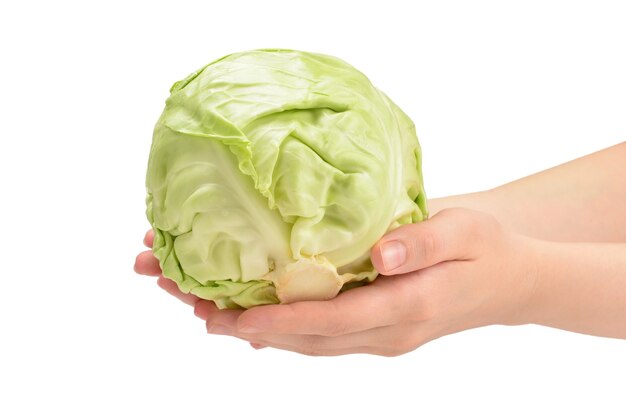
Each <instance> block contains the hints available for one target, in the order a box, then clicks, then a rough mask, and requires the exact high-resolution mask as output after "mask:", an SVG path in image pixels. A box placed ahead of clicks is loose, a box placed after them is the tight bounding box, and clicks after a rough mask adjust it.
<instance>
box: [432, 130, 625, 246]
mask: <svg viewBox="0 0 626 418" xmlns="http://www.w3.org/2000/svg"><path fill="white" fill-rule="evenodd" d="M429 204H430V207H431V214H433V215H434V214H435V213H437V212H438V211H439V210H441V209H444V208H447V207H453V206H460V207H467V208H470V209H475V210H480V211H482V212H487V213H490V214H492V215H494V216H495V217H496V219H498V221H499V222H500V223H502V224H503V225H504V226H506V227H508V228H510V229H512V230H514V231H516V232H518V233H520V234H523V235H527V236H530V237H534V238H539V239H543V240H549V241H567V242H572V241H588V242H626V142H622V143H620V144H617V145H615V146H612V147H610V148H606V149H604V150H601V151H598V152H596V153H593V154H590V155H587V156H584V157H582V158H579V159H576V160H573V161H570V162H568V163H565V164H562V165H560V166H557V167H554V168H550V169H548V170H545V171H542V172H540V173H536V174H533V175H530V176H528V177H525V178H522V179H519V180H516V181H514V182H511V183H508V184H505V185H502V186H500V187H496V188H495V189H492V190H489V191H485V192H478V193H471V194H466V195H458V196H450V197H444V198H441V199H432V200H431V201H430V202H429Z"/></svg>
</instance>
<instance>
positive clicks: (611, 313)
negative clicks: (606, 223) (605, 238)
mask: <svg viewBox="0 0 626 418" xmlns="http://www.w3.org/2000/svg"><path fill="white" fill-rule="evenodd" d="M535 245H536V246H535V257H534V260H533V261H534V267H535V269H534V270H535V284H536V285H535V288H534V291H533V293H532V295H531V297H530V298H529V301H528V304H527V306H526V309H525V310H524V313H525V315H526V316H525V318H524V321H523V322H526V323H534V324H539V325H546V326H550V327H555V328H561V329H565V330H569V331H574V332H580V333H585V334H592V335H599V336H605V337H615V338H626V244H595V243H556V242H547V241H538V240H537V241H535Z"/></svg>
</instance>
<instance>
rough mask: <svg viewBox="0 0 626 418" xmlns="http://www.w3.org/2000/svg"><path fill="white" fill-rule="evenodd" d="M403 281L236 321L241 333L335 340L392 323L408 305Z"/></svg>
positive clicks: (260, 310) (257, 310)
mask: <svg viewBox="0 0 626 418" xmlns="http://www.w3.org/2000/svg"><path fill="white" fill-rule="evenodd" d="M406 279H407V278H406V277H402V276H400V277H393V278H379V280H377V281H375V282H373V283H372V284H369V285H367V286H364V287H359V288H356V289H351V290H349V291H347V292H344V293H342V294H340V295H339V296H337V297H336V298H334V299H331V300H328V301H303V302H295V303H291V304H285V305H265V306H258V307H254V308H250V309H248V310H247V311H245V312H243V313H242V314H241V316H240V317H239V319H238V321H237V326H238V330H239V331H240V332H245V333H259V332H267V333H275V334H308V335H323V336H338V335H343V334H348V333H353V332H359V331H364V330H367V329H371V328H377V327H382V326H387V325H391V324H394V323H396V322H397V321H398V320H399V318H400V317H402V316H404V315H405V314H406V312H407V310H408V308H409V305H410V292H402V288H403V286H402V283H400V282H401V281H403V280H406Z"/></svg>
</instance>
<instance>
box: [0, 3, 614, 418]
mask: <svg viewBox="0 0 626 418" xmlns="http://www.w3.org/2000/svg"><path fill="white" fill-rule="evenodd" d="M16 4H18V2H3V3H2V6H0V39H1V41H0V42H1V48H0V54H1V59H2V61H3V64H1V65H0V81H1V82H2V87H1V93H0V97H1V100H0V118H1V127H0V129H1V130H0V141H1V144H2V146H1V148H0V182H1V196H2V197H1V200H2V204H1V206H0V211H1V214H0V215H1V216H0V219H1V220H2V224H1V231H2V242H1V243H0V246H1V251H0V266H1V268H0V280H2V289H1V290H0V314H1V315H0V321H1V329H0V339H2V343H1V345H0V385H1V386H2V388H1V390H0V399H1V400H0V416H3V417H18V416H64V417H74V416H80V417H95V416H153V417H154V416H192V415H193V416H245V415H250V416H275V417H287V416H290V417H291V416H297V417H301V416H302V417H307V416H327V417H336V416H350V417H352V416H356V417H358V416H493V417H501V416H605V417H608V416H622V417H623V416H625V414H626V405H625V402H626V401H624V393H626V391H625V387H626V385H625V381H626V341H619V340H611V339H603V338H594V337H588V336H582V335H576V334H572V333H567V332H563V331H558V330H552V329H547V328H541V327H535V326H525V327H516V328H506V327H489V328H484V329H479V330H473V331H468V332H463V333H460V334H457V335H453V336H448V337H444V338H442V339H440V340H437V341H434V342H431V343H429V344H427V345H425V346H423V347H422V348H419V349H418V350H416V351H415V352H412V353H410V354H407V355H405V356H401V357H397V358H378V357H373V356H366V355H355V356H347V357H337V358H311V357H305V356H300V355H296V354H291V353H286V352H280V351H276V350H272V349H266V350H261V351H255V350H253V349H251V348H250V347H249V346H248V345H247V344H246V343H244V342H241V341H238V340H234V339H230V338H227V337H220V336H209V335H206V334H205V332H204V326H203V323H202V322H201V321H200V320H198V319H197V318H195V317H194V316H193V314H192V310H191V309H190V308H189V307H188V306H185V305H183V304H181V303H179V302H178V301H176V300H174V299H173V298H171V297H170V296H168V295H167V294H165V292H163V291H162V290H160V289H159V288H157V286H156V285H155V284H154V281H155V280H154V279H151V278H145V277H140V276H137V275H135V274H134V273H133V271H132V265H133V261H134V258H135V254H136V253H137V252H139V251H141V250H142V245H141V239H142V237H143V234H144V232H145V230H146V229H147V228H148V223H147V221H146V219H145V216H144V194H145V189H144V174H145V169H146V163H147V157H148V151H149V146H150V141H151V131H152V127H153V125H154V123H155V122H156V119H157V118H158V116H159V114H160V112H161V110H162V107H163V104H164V100H165V98H166V97H167V95H168V89H169V87H170V85H171V84H172V83H173V82H174V81H176V80H178V79H180V78H183V77H185V76H186V75H187V74H188V73H190V72H191V71H193V70H195V69H197V68H198V67H200V66H202V65H204V64H206V63H207V62H209V61H211V60H214V59H216V58H219V57H221V56H222V55H225V54H227V53H231V52H235V51H240V50H246V49H252V48H267V47H283V48H294V49H302V50H311V51H317V52H324V53H328V54H332V55H336V56H339V57H341V58H343V59H345V60H346V61H348V62H350V63H351V64H353V65H354V66H356V67H357V68H359V69H360V70H361V71H363V72H364V73H366V74H367V75H368V76H369V77H370V79H371V80H372V81H373V82H374V84H376V85H377V86H378V87H380V88H381V89H382V90H383V91H385V92H386V93H387V94H388V95H389V96H390V97H391V98H392V99H393V100H394V101H395V102H396V103H398V104H399V105H400V106H401V107H402V108H403V109H404V110H405V111H406V113H408V114H409V115H410V116H411V117H412V118H413V120H414V121H415V123H416V125H417V131H418V136H419V137H420V141H421V143H422V147H423V152H424V174H425V181H426V186H427V192H428V194H429V196H430V197H436V196H443V195H447V194H452V193H464V192H470V191H476V190H481V189H485V188H490V187H493V186H496V185H499V184H502V183H504V182H508V181H510V180H513V179H516V178H519V177H520V176H525V175H528V174H531V173H533V172H536V171H539V170H542V169H544V168H547V167H550V166H553V165H556V164H559V163H562V162H565V161H567V160H570V159H573V158H576V157H579V156H582V155H584V154H587V153H590V152H593V151H596V150H599V149H601V148H604V147H607V146H610V145H613V144H615V143H618V142H620V141H623V140H624V139H625V138H626V60H625V57H626V54H625V52H626V25H625V24H624V22H625V21H626V12H624V9H623V8H622V7H623V6H622V5H620V3H619V2H603V1H588V2H579V1H567V2H565V1H564V2H555V1H525V2H502V1H500V2H498V1H493V2H486V1H471V2H469V1H468V2H447V1H440V2H428V3H417V2H409V1H405V2H400V1H391V0H386V1H380V2H368V1H362V2H358V3H357V2H354V3H350V2H340V1H338V0H335V1H321V0H317V1H311V2H296V1H291V2H276V1H263V2H260V1H259V2H256V4H254V3H252V2H249V3H243V2H240V1H226V0H220V1H204V2H186V1H172V2H169V3H167V4H166V3H157V2H151V3H147V2H146V3H145V4H144V3H139V2H130V1H129V2H115V1H110V2H103V3H102V4H100V5H98V4H96V3H95V2H75V3H69V2H65V1H60V2H43V1H42V2H28V1H24V2H19V6H16ZM410 4H412V5H413V6H411V7H409V5H410ZM580 210H581V211H584V210H585V202H582V201H581V204H580ZM598 279H599V280H600V279H601V278H598Z"/></svg>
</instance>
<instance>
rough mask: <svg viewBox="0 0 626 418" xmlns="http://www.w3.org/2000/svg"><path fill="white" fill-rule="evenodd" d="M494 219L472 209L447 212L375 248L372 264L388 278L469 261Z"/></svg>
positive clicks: (407, 228)
mask: <svg viewBox="0 0 626 418" xmlns="http://www.w3.org/2000/svg"><path fill="white" fill-rule="evenodd" d="M489 218H490V216H489V215H486V214H482V213H480V212H476V211H472V210H469V209H462V208H455V209H444V210H442V211H440V212H439V213H437V214H436V215H435V216H433V217H432V218H431V219H428V220H426V221H424V222H420V223H416V224H411V225H404V226H401V227H400V228H398V229H395V230H393V231H391V232H390V233H388V234H387V235H385V236H384V237H383V238H382V239H381V240H380V241H379V242H378V243H377V244H376V245H375V246H374V247H373V248H372V253H371V258H372V263H373V264H374V267H375V268H376V270H378V272H380V273H381V274H384V275H396V274H402V273H408V272H411V271H416V270H419V269H423V268H426V267H430V266H433V265H435V264H437V263H440V262H442V261H447V260H467V259H471V258H473V257H474V256H475V255H476V254H477V253H478V252H479V251H480V249H481V247H482V245H483V244H482V243H483V241H484V240H482V239H481V237H482V235H481V234H482V229H483V228H486V227H487V226H489V223H491V220H489Z"/></svg>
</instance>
